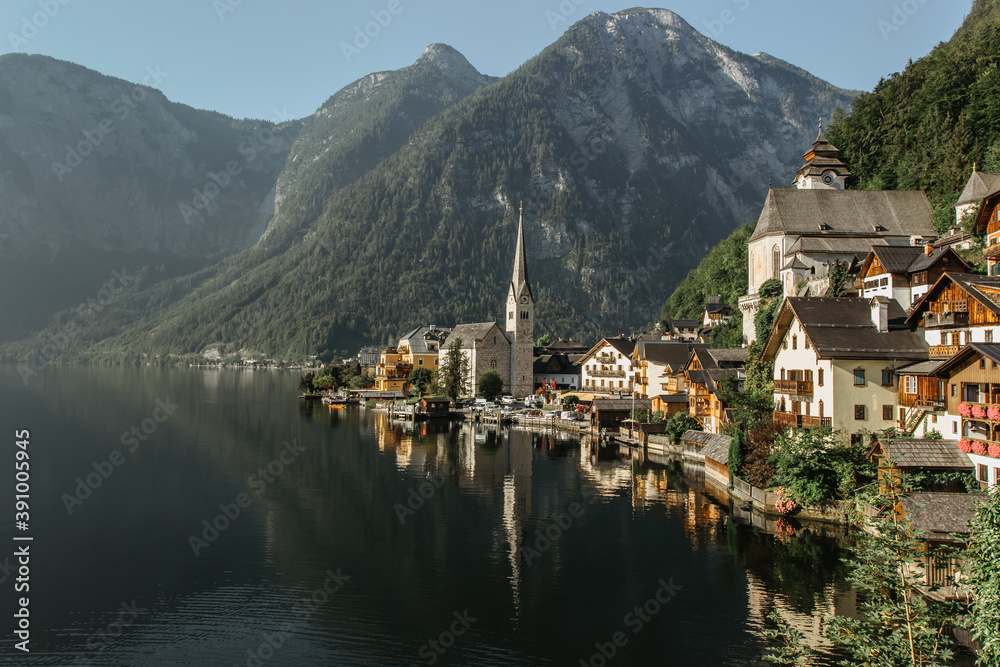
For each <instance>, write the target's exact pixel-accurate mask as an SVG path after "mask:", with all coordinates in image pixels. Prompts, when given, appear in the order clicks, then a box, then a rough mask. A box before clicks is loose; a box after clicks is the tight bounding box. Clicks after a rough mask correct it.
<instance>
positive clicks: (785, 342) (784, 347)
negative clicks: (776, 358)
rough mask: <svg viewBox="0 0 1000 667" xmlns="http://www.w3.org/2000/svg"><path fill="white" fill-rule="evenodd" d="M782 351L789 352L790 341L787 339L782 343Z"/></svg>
mask: <svg viewBox="0 0 1000 667" xmlns="http://www.w3.org/2000/svg"><path fill="white" fill-rule="evenodd" d="M781 349H782V350H787V349H788V339H787V338H786V339H785V340H783V341H781Z"/></svg>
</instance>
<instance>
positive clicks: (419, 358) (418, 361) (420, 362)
mask: <svg viewBox="0 0 1000 667" xmlns="http://www.w3.org/2000/svg"><path fill="white" fill-rule="evenodd" d="M417 365H418V366H423V365H424V358H423V357H418V358H417Z"/></svg>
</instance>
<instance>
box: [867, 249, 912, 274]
mask: <svg viewBox="0 0 1000 667" xmlns="http://www.w3.org/2000/svg"><path fill="white" fill-rule="evenodd" d="M872 252H873V253H875V256H876V257H878V261H879V262H880V263H881V264H882V267H883V268H884V269H885V270H886V272H887V273H906V272H907V270H908V269H909V268H910V265H911V264H913V262H914V261H916V260H917V259H919V258H920V256H921V255H923V254H924V249H923V248H915V247H914V246H890V245H884V246H878V247H873V248H872Z"/></svg>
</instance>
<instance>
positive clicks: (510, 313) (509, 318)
mask: <svg viewBox="0 0 1000 667" xmlns="http://www.w3.org/2000/svg"><path fill="white" fill-rule="evenodd" d="M507 319H508V320H512V319H514V311H513V310H512V311H510V312H509V313H507Z"/></svg>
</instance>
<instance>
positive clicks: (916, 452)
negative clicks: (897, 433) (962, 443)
mask: <svg viewBox="0 0 1000 667" xmlns="http://www.w3.org/2000/svg"><path fill="white" fill-rule="evenodd" d="M880 446H881V448H882V451H883V452H885V454H886V456H887V457H888V458H889V460H890V461H892V465H894V466H895V467H897V468H946V469H954V468H961V469H968V470H971V469H972V461H971V460H970V459H969V457H968V456H966V455H965V454H963V453H962V450H960V449H959V448H958V441H956V440H890V441H887V442H884V443H881V444H880Z"/></svg>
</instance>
